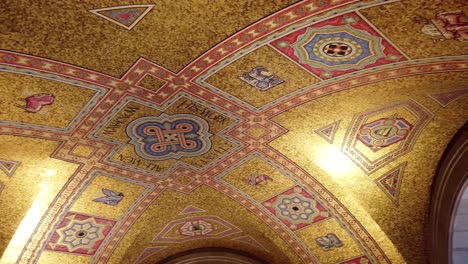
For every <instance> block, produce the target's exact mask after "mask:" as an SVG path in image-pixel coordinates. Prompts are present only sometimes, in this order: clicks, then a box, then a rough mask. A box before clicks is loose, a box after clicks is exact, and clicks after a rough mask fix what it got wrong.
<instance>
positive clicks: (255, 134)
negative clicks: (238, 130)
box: [244, 124, 270, 139]
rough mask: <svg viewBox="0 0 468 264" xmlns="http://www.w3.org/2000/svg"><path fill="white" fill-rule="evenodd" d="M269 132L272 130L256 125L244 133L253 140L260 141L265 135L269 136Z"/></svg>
mask: <svg viewBox="0 0 468 264" xmlns="http://www.w3.org/2000/svg"><path fill="white" fill-rule="evenodd" d="M269 132H270V130H269V129H267V128H265V127H264V126H262V125H259V124H255V125H253V126H251V127H250V128H248V129H247V130H246V131H245V132H244V133H246V134H247V135H249V136H250V137H251V138H253V139H260V138H262V137H263V136H264V135H266V134H268V133H269Z"/></svg>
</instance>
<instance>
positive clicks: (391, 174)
mask: <svg viewBox="0 0 468 264" xmlns="http://www.w3.org/2000/svg"><path fill="white" fill-rule="evenodd" d="M406 164H407V162H406V161H405V162H403V163H402V164H400V165H398V166H397V167H395V168H393V169H391V170H390V171H388V172H386V173H384V174H383V175H382V176H380V177H379V178H377V179H376V180H375V181H374V182H375V183H376V184H377V186H379V188H380V189H381V190H382V191H383V192H384V193H385V195H387V197H388V198H390V200H392V202H393V203H394V204H395V205H396V206H398V204H399V199H400V188H401V183H402V181H403V174H404V171H405V167H406Z"/></svg>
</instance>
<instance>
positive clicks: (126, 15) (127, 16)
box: [119, 13, 132, 20]
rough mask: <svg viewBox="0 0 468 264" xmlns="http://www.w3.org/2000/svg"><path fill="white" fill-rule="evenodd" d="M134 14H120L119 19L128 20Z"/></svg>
mask: <svg viewBox="0 0 468 264" xmlns="http://www.w3.org/2000/svg"><path fill="white" fill-rule="evenodd" d="M131 15H132V14H130V13H125V14H120V15H119V17H121V18H123V19H125V20H128V19H129V18H130V16H131Z"/></svg>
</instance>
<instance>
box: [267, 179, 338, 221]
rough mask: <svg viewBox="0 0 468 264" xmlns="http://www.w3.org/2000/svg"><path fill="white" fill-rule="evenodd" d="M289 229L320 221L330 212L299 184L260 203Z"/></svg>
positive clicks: (328, 215)
mask: <svg viewBox="0 0 468 264" xmlns="http://www.w3.org/2000/svg"><path fill="white" fill-rule="evenodd" d="M262 204H263V205H264V206H265V207H266V209H268V211H270V212H271V213H273V214H274V215H276V217H278V219H279V220H281V222H283V223H284V224H285V225H286V226H288V227H289V228H290V229H291V230H298V229H301V228H304V227H306V226H309V225H311V224H314V223H317V222H319V221H322V220H324V219H326V218H328V217H330V216H331V214H330V213H328V212H327V210H326V209H325V208H324V207H323V206H322V205H321V204H320V203H318V202H317V201H315V200H314V199H313V198H312V196H311V195H310V194H308V193H307V192H306V191H305V190H304V189H302V188H301V187H299V186H296V187H293V188H291V189H289V190H287V191H285V192H283V193H281V194H279V195H277V196H274V197H272V198H270V199H268V200H267V201H265V202H263V203H262Z"/></svg>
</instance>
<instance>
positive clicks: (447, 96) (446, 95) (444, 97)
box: [429, 88, 468, 107]
mask: <svg viewBox="0 0 468 264" xmlns="http://www.w3.org/2000/svg"><path fill="white" fill-rule="evenodd" d="M467 93H468V89H467V88H465V89H461V90H454V91H448V92H442V93H436V94H431V95H429V96H430V97H431V98H432V99H434V100H435V101H436V102H438V103H439V104H440V105H441V106H443V107H446V106H447V105H449V104H450V103H452V102H453V101H455V100H457V99H458V98H460V97H462V96H464V95H465V94H467Z"/></svg>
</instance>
